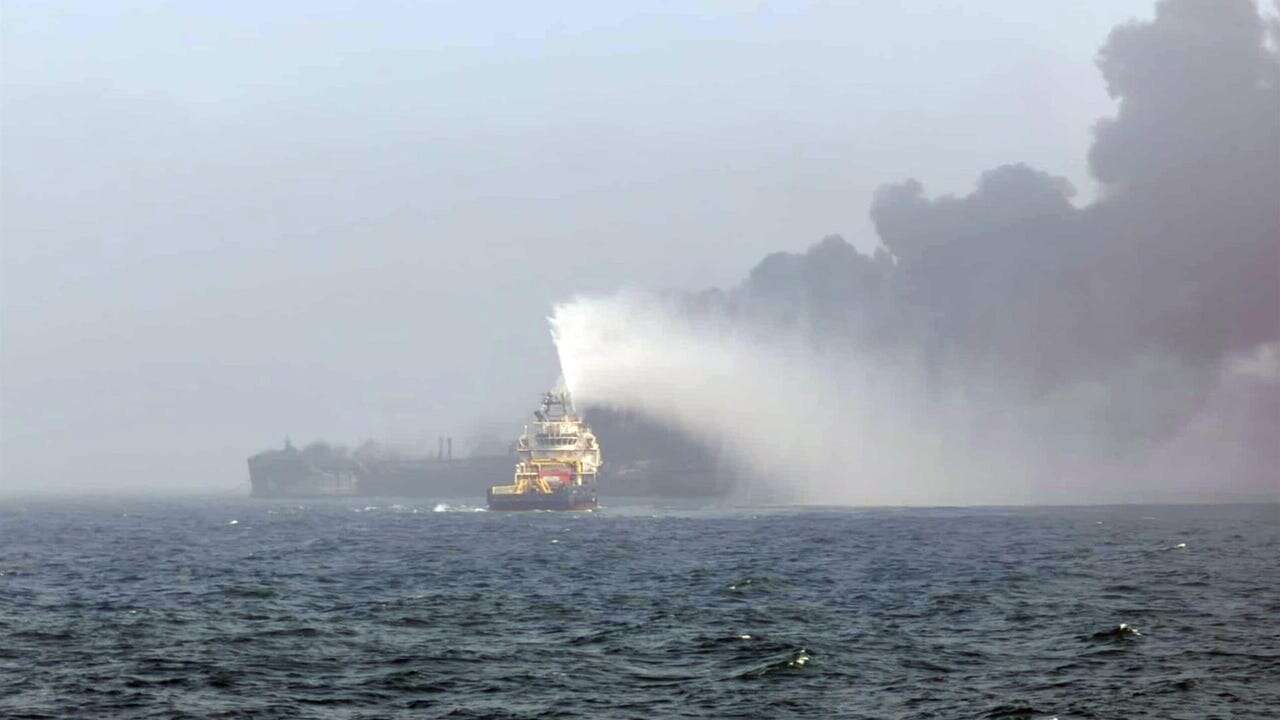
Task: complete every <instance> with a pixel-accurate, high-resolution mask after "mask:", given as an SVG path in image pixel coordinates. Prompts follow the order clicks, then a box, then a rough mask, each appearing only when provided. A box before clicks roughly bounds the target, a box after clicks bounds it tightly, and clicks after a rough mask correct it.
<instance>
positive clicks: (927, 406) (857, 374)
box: [550, 292, 1275, 505]
mask: <svg viewBox="0 0 1280 720" xmlns="http://www.w3.org/2000/svg"><path fill="white" fill-rule="evenodd" d="M550 322H551V326H552V334H553V337H554V339H555V343H556V347H557V350H558V352H559V355H560V362H561V369H562V372H563V375H564V381H565V384H566V386H567V387H568V389H569V390H570V392H571V393H572V394H573V397H574V399H575V402H577V403H578V404H579V406H586V405H603V406H610V407H614V408H618V409H627V410H632V411H637V412H640V413H643V414H645V415H648V416H650V417H651V418H653V419H656V420H658V421H662V422H667V423H671V424H674V425H676V426H678V427H680V428H681V429H683V430H685V431H686V432H689V433H690V434H692V435H694V436H695V437H698V438H699V439H702V440H704V441H707V442H708V443H709V444H711V445H712V446H719V447H722V448H723V452H724V453H725V454H726V455H727V457H725V458H724V460H726V461H728V462H729V463H730V464H731V465H733V466H735V467H738V468H740V469H742V470H743V471H744V474H743V476H742V480H743V487H742V488H741V489H742V490H743V491H744V492H745V493H747V495H748V497H750V498H754V499H768V500H770V501H782V502H794V503H816V504H849V505H921V504H924V505H972V504H1023V503H1030V502H1053V503H1063V502H1125V501H1142V500H1146V501H1151V500H1166V499H1176V500H1214V499H1223V498H1222V497H1221V496H1220V495H1214V494H1212V493H1209V494H1206V493H1205V490H1206V488H1208V489H1210V490H1212V489H1213V488H1214V486H1215V485H1216V486H1217V489H1219V490H1221V489H1224V485H1225V486H1229V485H1230V481H1229V480H1228V481H1227V482H1225V483H1223V482H1221V481H1220V480H1215V479H1214V478H1209V477H1207V476H1206V474H1205V473H1206V472H1207V471H1206V468H1207V467H1210V466H1213V465H1214V464H1218V466H1219V467H1222V468H1223V469H1224V470H1227V469H1228V468H1230V467H1231V464H1230V460H1231V458H1230V457H1229V455H1230V452H1227V451H1229V450H1230V448H1226V449H1225V450H1224V448H1223V447H1222V446H1221V443H1222V442H1223V437H1222V433H1218V434H1216V435H1214V434H1212V433H1209V432H1208V431H1206V430H1205V429H1204V428H1206V427H1207V428H1210V429H1213V428H1216V427H1219V426H1221V425H1222V423H1223V422H1224V419H1223V418H1224V417H1225V416H1223V415H1222V413H1221V412H1219V411H1220V409H1221V408H1215V407H1214V404H1213V403H1212V402H1210V403H1209V404H1208V405H1207V409H1206V411H1205V412H1204V413H1202V414H1201V415H1200V416H1199V419H1198V420H1197V422H1198V423H1199V425H1198V426H1193V427H1192V429H1193V430H1195V429H1196V428H1199V430H1198V431H1199V432H1200V435H1203V436H1204V437H1203V438H1200V437H1198V436H1197V437H1190V438H1189V437H1188V436H1187V434H1186V433H1183V434H1180V435H1178V436H1176V437H1175V438H1173V440H1172V441H1171V442H1169V443H1164V444H1161V445H1159V446H1157V447H1153V448H1144V449H1143V450H1142V451H1141V452H1128V451H1126V452H1124V453H1119V454H1117V453H1114V452H1109V451H1108V449H1106V448H1103V447H1100V446H1099V445H1098V443H1097V442H1096V432H1093V428H1091V427H1090V424H1091V423H1093V422H1094V421H1096V419H1097V416H1098V413H1099V408H1100V407H1107V406H1109V404H1110V400H1109V399H1108V398H1107V397H1106V396H1105V393H1101V392H1100V391H1099V388H1097V387H1091V386H1088V385H1077V386H1073V387H1071V388H1067V389H1063V390H1062V391H1060V392H1058V393H1055V394H1053V395H1052V396H1048V397H1045V398H1043V399H1041V400H1040V401H1039V402H1036V403H1026V402H1022V401H1014V400H1011V399H1009V397H1008V396H1002V395H1001V394H1000V392H999V388H975V387H974V382H973V380H972V378H969V379H968V380H967V381H966V382H965V383H957V384H956V387H959V388H964V390H963V391H957V392H953V393H951V394H949V395H944V396H941V397H940V396H939V395H938V394H937V393H934V394H931V395H928V396H926V393H925V392H923V390H922V387H921V382H920V380H919V378H922V377H924V373H923V372H921V369H920V368H919V366H918V365H916V364H915V363H914V362H912V361H911V360H910V359H907V358H902V357H888V356H884V355H871V354H864V355H859V354H857V353H851V352H849V351H847V350H845V351H841V352H839V353H834V352H833V353H822V352H818V351H816V350H815V349H814V348H813V347H812V346H811V345H810V344H807V343H806V342H805V341H804V340H803V339H801V337H800V336H799V335H798V334H786V333H782V334H779V331H777V330H776V329H771V330H769V331H766V330H764V329H763V328H761V327H759V326H757V325H755V324H753V323H751V322H748V321H744V320H742V319H741V318H736V319H731V318H728V317H725V316H724V315H721V314H719V313H716V312H700V313H696V314H692V313H689V312H687V311H685V309H683V308H682V307H680V306H679V305H678V304H677V303H676V302H674V301H672V300H670V299H666V298H661V297H657V296H654V295H649V294H645V293H639V292H631V293H624V294H619V295H615V296H612V297H605V298H600V297H596V298H577V299H575V300H572V301H570V302H566V303H563V304H560V305H557V306H556V307H555V309H554V313H553V316H552V317H551V318H550ZM1268 358H1269V356H1268ZM1265 359H1266V358H1264V360H1265ZM1254 365H1258V366H1262V365H1266V363H1265V362H1263V361H1255V362H1254V363H1253V365H1248V366H1247V367H1248V368H1249V370H1250V371H1255V370H1256V368H1254ZM1257 372H1262V374H1263V375H1266V376H1267V378H1264V380H1263V381H1264V382H1270V383H1274V381H1275V378H1274V377H1273V375H1274V372H1273V369H1272V368H1270V366H1269V365H1268V366H1267V367H1265V368H1264V369H1263V370H1262V371H1257ZM1255 374H1256V372H1255ZM1233 375H1234V371H1233ZM1223 387H1226V388H1229V387H1230V385H1228V384H1224V385H1223ZM1228 407H1235V405H1228ZM1227 437H1228V438H1229V437H1230V433H1228V434H1227ZM1201 439H1203V440H1206V442H1200V440H1201ZM1214 443H1218V444H1217V445H1214ZM1182 458H1199V459H1200V462H1199V463H1197V467H1196V469H1195V471H1194V472H1179V466H1180V465H1182V466H1183V467H1187V466H1185V465H1183V463H1184V461H1183V460H1181V459H1182ZM1254 487H1256V485H1255V486H1254ZM1227 489H1229V488H1227ZM1228 499H1229V498H1228Z"/></svg>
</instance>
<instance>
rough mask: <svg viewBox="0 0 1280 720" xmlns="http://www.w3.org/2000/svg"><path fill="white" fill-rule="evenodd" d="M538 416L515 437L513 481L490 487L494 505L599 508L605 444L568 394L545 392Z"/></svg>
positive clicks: (493, 507) (497, 507) (506, 507)
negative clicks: (598, 479) (599, 476)
mask: <svg viewBox="0 0 1280 720" xmlns="http://www.w3.org/2000/svg"><path fill="white" fill-rule="evenodd" d="M533 415H534V417H535V418H536V419H537V420H536V422H534V423H533V424H532V425H526V426H525V428H524V432H523V433H522V434H521V435H520V439H519V441H517V442H516V456H517V460H518V461H517V462H516V469H515V476H514V479H513V482H512V484H510V485H493V486H491V487H490V488H489V493H488V498H489V509H490V510H591V509H594V508H595V507H596V475H597V473H598V472H599V470H600V464H601V462H602V461H601V459H600V444H599V443H598V442H597V441H596V436H595V435H594V434H593V433H592V432H591V428H589V427H587V425H586V423H584V422H583V421H582V418H580V417H578V415H577V414H576V413H575V412H574V409H573V402H572V401H571V400H570V399H569V393H567V392H549V393H546V394H545V395H543V396H542V407H541V409H539V410H537V411H535V412H534V413H533Z"/></svg>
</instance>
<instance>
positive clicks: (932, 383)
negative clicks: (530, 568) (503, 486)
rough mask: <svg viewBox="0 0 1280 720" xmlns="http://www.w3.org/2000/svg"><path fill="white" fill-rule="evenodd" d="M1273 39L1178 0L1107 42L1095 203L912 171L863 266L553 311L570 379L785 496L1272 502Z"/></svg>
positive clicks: (1277, 391) (1237, 6)
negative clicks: (938, 192) (933, 187)
mask: <svg viewBox="0 0 1280 720" xmlns="http://www.w3.org/2000/svg"><path fill="white" fill-rule="evenodd" d="M1274 25H1275V23H1271V27H1270V28H1269V27H1268V23H1267V22H1266V21H1264V19H1263V18H1262V17H1261V16H1260V15H1259V13H1258V10H1257V8H1256V6H1254V5H1253V4H1252V3H1250V2H1246V1H1244V0H1237V1H1235V2H1218V1H1216V0H1215V1H1214V2H1207V1H1205V0H1177V1H1170V2H1161V3H1159V4H1158V5H1157V11H1156V17H1155V19H1154V20H1153V21H1151V22H1148V23H1133V24H1129V25H1125V26H1122V27H1119V28H1117V29H1116V30H1115V31H1114V32H1113V33H1112V34H1111V36H1110V38H1109V39H1108V41H1107V42H1106V44H1105V45H1104V46H1103V48H1102V49H1101V51H1100V53H1099V56H1098V58H1099V59H1098V64H1099V67H1100V69H1101V70H1102V74H1103V77H1104V79H1105V81H1106V83H1107V87H1108V90H1109V91H1110V92H1111V94H1112V95H1113V96H1114V97H1116V98H1117V100H1118V101H1119V106H1118V112H1117V114H1116V116H1115V117H1114V118H1107V119H1103V120H1102V121H1100V122H1099V123H1098V124H1097V126H1096V128H1095V130H1096V136H1095V142H1094V146H1093V148H1092V150H1091V152H1090V156H1089V160H1090V167H1091V169H1092V172H1093V174H1094V176H1095V177H1096V178H1097V179H1098V181H1099V182H1100V183H1101V184H1102V188H1103V193H1102V197H1101V199H1100V200H1098V201H1097V202H1095V203H1093V204H1091V205H1088V206H1084V207H1078V206H1076V205H1074V204H1073V203H1072V202H1071V197H1072V195H1073V192H1074V191H1073V189H1072V188H1071V187H1070V184H1069V183H1067V182H1066V181H1065V180H1064V179H1062V178H1056V177H1053V176H1051V175H1050V174H1048V173H1045V172H1042V171H1039V170H1036V169H1033V168H1030V167H1027V166H1025V165H1008V166H1004V167H1000V168H997V169H994V170H991V171H989V172H987V173H985V174H983V176H982V177H981V178H980V180H979V182H978V186H977V189H976V190H975V191H974V192H973V193H972V194H970V195H967V196H965V197H959V198H956V197H942V198H937V199H929V198H927V197H926V196H925V194H924V189H923V186H922V185H921V184H920V183H919V182H917V181H914V180H909V181H906V182H903V183H900V184H895V185H888V186H885V187H883V188H882V189H881V191H880V192H879V193H878V195H877V197H876V199H875V202H874V203H873V206H872V208H871V214H872V218H873V220H874V221H875V224H876V228H877V231H878V233H879V235H880V240H881V243H882V245H883V247H882V249H880V250H878V251H877V252H876V253H875V254H874V255H873V256H866V255H863V254H860V253H859V252H858V251H857V250H855V249H854V248H853V247H852V246H850V245H849V244H848V243H845V242H844V241H843V240H841V239H840V238H838V237H831V238H827V239H826V240H824V241H822V242H821V243H819V244H817V245H815V246H814V247H813V248H811V249H810V250H809V251H808V252H806V253H804V254H802V255H792V254H785V253H779V254H776V255H772V256H770V257H768V258H766V259H765V260H764V261H762V262H761V263H760V264H759V265H758V266H757V267H756V268H755V269H754V270H753V271H752V273H751V275H750V277H749V278H748V279H747V280H746V281H745V282H744V283H743V284H742V285H740V286H739V287H737V288H733V289H732V290H730V291H728V292H720V291H709V292H707V293H703V294H701V295H697V296H693V297H684V298H670V297H655V296H650V295H645V294H643V293H632V294H624V295H619V296H616V297H612V298H594V299H578V300H575V301H573V302H569V303H566V304H563V305H561V306H558V307H557V308H556V309H555V314H554V317H553V319H552V323H553V329H554V334H555V337H556V342H557V348H558V350H559V353H560V359H561V364H562V368H563V371H564V373H565V377H566V380H567V382H568V384H569V387H570V389H571V390H572V391H573V392H574V393H575V395H576V396H577V397H578V399H579V400H580V401H583V402H586V403H599V404H607V405H614V406H619V407H626V408H632V409H636V410H640V411H643V412H645V413H647V414H650V415H655V416H657V417H659V418H667V419H670V420H673V421H674V422H676V423H677V424H679V425H681V426H682V427H684V428H685V429H686V430H689V431H690V432H692V433H694V434H696V435H700V436H702V437H704V438H706V439H708V440H714V441H716V442H718V443H722V444H723V446H724V447H725V449H726V450H727V451H728V452H729V453H732V455H733V458H732V459H734V460H737V461H741V462H742V464H743V465H744V466H745V467H746V468H747V469H749V470H750V471H751V474H752V475H753V476H754V477H755V478H756V482H757V483H758V487H760V488H762V489H766V490H782V491H784V492H785V493H786V497H785V499H788V500H797V501H807V502H853V503H959V502H964V503H987V502H1028V501H1053V502H1079V501H1121V500H1164V499H1171V500H1184V499H1236V498H1240V497H1257V496H1259V495H1262V496H1270V497H1275V496H1276V494H1277V492H1280V478H1278V477H1277V470H1276V467H1277V466H1278V465H1280V450H1277V441H1276V439H1277V437H1280V350H1278V348H1280V207H1278V206H1277V205H1278V203H1280V122H1277V118H1280V63H1278V62H1277V57H1276V52H1275V43H1276V41H1277V40H1280V38H1277V37H1276V28H1275V27H1274ZM1268 35H1270V37H1268Z"/></svg>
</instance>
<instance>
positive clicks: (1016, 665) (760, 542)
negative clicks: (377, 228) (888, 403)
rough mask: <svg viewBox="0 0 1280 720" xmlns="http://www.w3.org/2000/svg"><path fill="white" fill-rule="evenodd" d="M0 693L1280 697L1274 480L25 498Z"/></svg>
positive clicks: (57, 714) (37, 710) (611, 705)
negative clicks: (979, 495)
mask: <svg viewBox="0 0 1280 720" xmlns="http://www.w3.org/2000/svg"><path fill="white" fill-rule="evenodd" d="M0 717H3V718H11V719H17V718H638V719H643V720H653V719H657V718H1001V719H1006V720H1007V719H1024V718H1025V719H1044V720H1048V719H1049V718H1058V719H1059V720H1068V719H1069V718H1125V719H1129V718H1188V719H1192V718H1194V719H1197V720H1199V719H1202V718H1269V717H1280V505H1276V504H1259V505H1234V506H1210V505H1204V506H1113V507H1038V508H1037V507H1016V508H869V509H860V508H842V507H738V506H732V505H699V504H696V503H689V502H655V501H645V502H638V501H637V502H632V503H621V502H619V503H608V502H607V499H606V507H603V508H601V509H599V510H597V511H594V512H579V513H555V512H533V513H494V512H487V511H485V510H484V509H483V507H482V506H477V505H476V502H475V501H474V500H471V501H470V502H468V501H466V500H447V499H443V500H430V501H424V500H421V499H419V500H408V499H406V500H381V499H380V500H370V499H352V498H343V499H325V500H306V501H297V500H295V501H285V500H251V499H247V498H245V499H240V498H226V497H218V498H182V499H142V498H133V499H129V498H112V499H103V498H97V499H75V500H72V499H21V498H12V499H7V500H4V501H0Z"/></svg>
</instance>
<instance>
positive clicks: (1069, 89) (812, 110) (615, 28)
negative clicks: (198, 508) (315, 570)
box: [0, 0, 1152, 491]
mask: <svg viewBox="0 0 1280 720" xmlns="http://www.w3.org/2000/svg"><path fill="white" fill-rule="evenodd" d="M2 7H3V17H2V18H0V27H2V29H3V128H2V130H3V135H2V142H3V145H2V148H0V151H2V155H0V163H2V165H0V167H2V168H3V177H2V180H3V188H2V195H3V198H2V200H3V205H2V208H0V210H2V211H3V226H2V230H3V278H2V280H3V289H2V295H0V301H2V303H3V338H2V340H3V346H2V360H3V364H2V367H0V370H2V372H3V375H2V377H0V381H2V382H3V396H2V400H3V428H2V430H3V476H2V479H0V483H3V489H4V490H18V491H25V490H32V489H45V488H48V489H59V488H95V489H103V488H115V487H121V486H133V487H142V486H145V487H164V488H170V489H175V490H183V489H196V490H235V489H239V488H241V487H243V486H244V485H245V484H246V471H245V468H244V458H245V457H246V456H247V455H248V454H249V453H251V452H253V451H256V450H258V449H261V448H262V447H264V446H267V445H273V444H277V443H279V442H280V440H281V439H282V438H283V436H284V435H286V434H290V435H292V436H293V438H294V439H295V441H307V440H310V439H313V438H317V437H325V438H329V439H333V440H340V441H347V442H351V441H358V440H360V439H362V438H366V437H376V438H384V439H393V440H412V439H415V438H426V439H428V440H429V442H433V440H434V438H435V436H436V435H437V434H440V433H451V434H453V435H455V436H459V437H461V436H465V435H467V434H469V433H470V432H472V431H473V430H474V429H475V428H476V426H477V424H478V423H482V422H508V421H511V422H514V421H516V420H518V419H519V418H520V417H522V416H523V415H524V414H526V413H527V412H528V411H529V409H530V406H531V403H532V401H533V399H534V398H535V396H536V393H538V392H539V391H541V390H543V389H544V388H545V387H546V386H548V385H549V384H550V383H552V382H553V381H554V380H555V377H556V374H557V368H556V360H555V352H554V348H553V347H552V344H551V341H550V338H549V335H548V332H547V326H546V322H545V317H546V316H547V315H548V314H549V312H550V308H551V305H552V303H553V302H555V301H558V300H564V299H567V298H568V297H569V296H571V295H573V294H575V293H578V292H601V291H609V290H612V289H615V288H618V287H623V286H642V287H651V288H690V289H696V288H701V287H705V286H710V285H720V286H726V285H732V284H735V283H737V282H739V281H740V280H741V279H742V278H743V277H744V275H745V274H746V272H747V270H748V269H750V268H751V267H752V266H754V265H755V264H756V263H757V262H758V261H759V260H760V259H761V258H762V257H763V256H764V255H766V254H768V253H770V252H774V251H778V250H801V249H803V248H805V247H807V246H808V245H810V244H812V243H813V242H814V241H816V240H818V239H819V238H821V237H822V236H823V235H826V234H829V233H841V234H843V235H844V236H845V237H847V238H848V239H849V240H850V241H851V242H853V243H854V244H855V245H857V246H858V247H860V248H862V249H864V250H869V249H871V248H872V247H873V246H874V245H875V242H876V240H875V233H874V230H873V228H872V225H871V222H870V220H869V218H868V207H869V206H870V202H871V196H872V193H873V191H874V189H875V188H876V187H877V186H878V185H880V184H881V183H884V182H888V181H896V180H900V179H902V178H905V177H915V178H919V179H920V180H921V181H923V182H924V183H925V184H926V185H927V187H928V188H929V191H930V192H931V193H945V192H954V193H964V192H967V191H969V190H970V189H971V188H972V185H973V182H974V180H975V179H976V177H977V176H978V174H979V173H980V172H982V171H983V170H985V169H988V168H990V167H993V166H996V165H999V164H1001V163H1005V162H1017V161H1021V162H1027V163H1030V164H1031V165H1034V166H1036V167H1039V168H1042V169H1044V170H1046V171H1048V172H1051V173H1054V174H1059V175H1064V176H1067V177H1068V178H1070V179H1071V180H1072V182H1073V183H1074V184H1075V185H1076V186H1077V188H1079V189H1080V190H1081V194H1080V197H1079V198H1078V200H1079V201H1087V200H1088V199H1089V198H1090V197H1091V196H1092V194H1093V192H1094V186H1093V184H1092V183H1091V181H1090V180H1089V178H1088V174H1087V172H1086V154H1087V151H1088V148H1089V144H1090V141H1091V131H1090V127H1091V125H1092V123H1093V122H1094V121H1095V120H1096V119H1097V118H1098V117H1100V116H1104V115H1108V114H1110V113H1112V112H1113V109H1114V106H1113V103H1112V101H1111V100H1110V99H1109V98H1108V97H1107V95H1106V93H1105V88H1104V86H1103V83H1102V81H1101V79H1100V77H1099V75H1098V72H1097V70H1096V68H1095V67H1094V65H1093V58H1094V54H1095V52H1096V50H1097V48H1098V47H1099V46H1100V45H1101V44H1102V42H1103V41H1104V40H1105V38H1106V36H1107V33H1108V32H1109V31H1110V29H1111V28H1112V27H1113V26H1114V25H1116V24H1117V23H1119V22H1122V21H1124V20H1126V19H1129V18H1135V17H1137V18H1149V17H1150V16H1151V14H1152V8H1151V3H1150V2H1149V0H1143V1H1141V2H1138V1H1136V0H1134V1H1129V0H1124V1H1121V0H1105V1H1103V0H1096V1H1094V2H1076V3H1028V2H1015V1H1012V0H1008V1H1005V0H1001V1H993V2H985V3H973V2H903V3H892V4H891V3H879V2H860V3H844V4H840V5H839V6H825V5H821V4H804V3H760V4H758V5H756V6H755V7H753V8H750V9H748V10H743V9H742V8H743V7H746V4H745V3H730V2H712V3H704V4H695V3H670V4H657V5H652V6H645V7H638V6H624V4H622V3H585V2H584V3H560V4H554V5H552V4H541V5H540V7H539V8H538V9H537V10H535V9H533V7H532V6H529V5H526V4H520V3H510V4H503V5H498V4H487V3H476V2H467V3H434V4H416V3H389V2H388V3H377V4H371V3H354V2H352V3H346V4H343V3H323V2H307V3H276V4H269V5H266V6H264V5H263V4H261V3H216V4H214V3H185V4H175V3H161V2H153V3H85V2H79V3H68V4H57V3H49V2H39V3H20V2H9V1H5V2H3V5H2Z"/></svg>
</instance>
